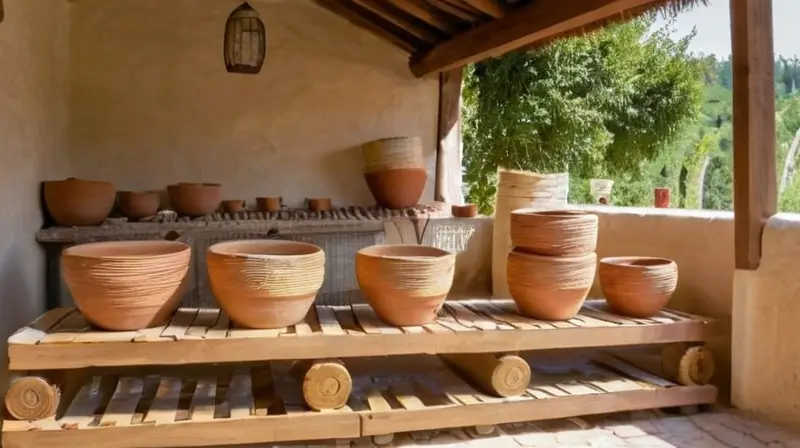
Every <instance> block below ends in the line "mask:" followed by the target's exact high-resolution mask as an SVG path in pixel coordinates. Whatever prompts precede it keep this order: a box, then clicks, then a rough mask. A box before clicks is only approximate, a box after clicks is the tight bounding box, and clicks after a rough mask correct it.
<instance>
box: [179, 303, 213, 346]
mask: <svg viewBox="0 0 800 448" xmlns="http://www.w3.org/2000/svg"><path fill="white" fill-rule="evenodd" d="M219 313H220V310H218V309H208V308H204V309H201V310H199V311H198V312H197V316H196V317H195V318H194V322H192V325H191V326H190V327H189V330H187V331H186V336H184V337H185V338H187V339H204V338H205V337H206V333H208V331H209V330H210V329H211V328H212V327H214V325H215V324H216V323H217V320H218V319H219Z"/></svg>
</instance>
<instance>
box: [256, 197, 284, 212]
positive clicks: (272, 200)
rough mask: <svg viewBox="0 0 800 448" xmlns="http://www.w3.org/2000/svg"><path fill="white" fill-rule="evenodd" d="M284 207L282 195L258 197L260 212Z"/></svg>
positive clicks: (277, 210)
mask: <svg viewBox="0 0 800 448" xmlns="http://www.w3.org/2000/svg"><path fill="white" fill-rule="evenodd" d="M282 208H283V198H282V197H273V196H266V197H258V198H256V209H257V210H258V211H260V212H279V211H281V209H282Z"/></svg>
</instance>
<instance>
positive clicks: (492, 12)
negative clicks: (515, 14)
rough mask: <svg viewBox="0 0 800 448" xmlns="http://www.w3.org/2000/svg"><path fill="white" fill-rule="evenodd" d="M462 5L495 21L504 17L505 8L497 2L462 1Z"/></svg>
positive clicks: (490, 0) (491, 0)
mask: <svg viewBox="0 0 800 448" xmlns="http://www.w3.org/2000/svg"><path fill="white" fill-rule="evenodd" d="M464 3H467V4H468V5H470V6H472V7H473V8H474V9H477V10H478V11H480V12H482V13H484V14H486V15H488V16H492V18H495V19H502V18H503V17H504V16H505V15H506V8H505V7H504V6H503V5H502V4H501V3H500V2H499V1H498V0H464Z"/></svg>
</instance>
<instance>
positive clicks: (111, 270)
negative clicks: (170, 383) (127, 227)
mask: <svg viewBox="0 0 800 448" xmlns="http://www.w3.org/2000/svg"><path fill="white" fill-rule="evenodd" d="M190 259H191V248H190V247H189V245H187V244H184V243H181V242H178V241H114V242H103V243H88V244H80V245H77V246H72V247H70V248H68V249H65V250H64V252H63V253H62V255H61V272H62V273H63V274H62V275H63V276H64V280H65V282H66V284H67V287H69V290H70V292H71V293H72V297H73V299H74V300H75V305H76V306H77V307H78V309H79V310H80V311H81V312H82V313H83V315H84V316H85V317H86V320H88V321H89V322H90V323H92V324H93V325H95V326H97V327H100V328H104V329H106V330H114V331H129V330H139V329H142V328H148V327H154V326H158V325H163V324H164V323H166V322H167V321H168V320H169V319H170V317H171V315H172V313H173V312H174V311H175V309H176V308H177V307H178V306H179V305H180V302H181V298H182V295H183V292H184V291H185V288H186V284H187V281H188V280H187V279H188V272H189V260H190Z"/></svg>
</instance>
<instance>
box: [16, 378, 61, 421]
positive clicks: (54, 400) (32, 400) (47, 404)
mask: <svg viewBox="0 0 800 448" xmlns="http://www.w3.org/2000/svg"><path fill="white" fill-rule="evenodd" d="M60 398H61V392H60V391H59V388H58V386H54V385H52V384H50V383H49V382H48V381H47V380H46V379H44V378H42V377H38V376H24V377H19V378H16V379H14V380H12V381H11V385H10V386H9V388H8V392H7V393H6V397H5V406H6V412H8V415H9V416H11V417H12V418H15V419H17V420H41V419H44V418H47V417H50V416H52V415H54V414H55V413H56V410H57V409H58V402H59V400H60Z"/></svg>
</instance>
